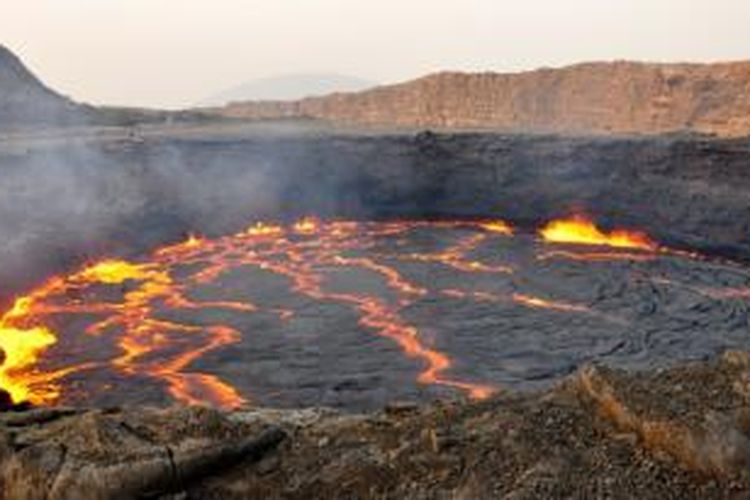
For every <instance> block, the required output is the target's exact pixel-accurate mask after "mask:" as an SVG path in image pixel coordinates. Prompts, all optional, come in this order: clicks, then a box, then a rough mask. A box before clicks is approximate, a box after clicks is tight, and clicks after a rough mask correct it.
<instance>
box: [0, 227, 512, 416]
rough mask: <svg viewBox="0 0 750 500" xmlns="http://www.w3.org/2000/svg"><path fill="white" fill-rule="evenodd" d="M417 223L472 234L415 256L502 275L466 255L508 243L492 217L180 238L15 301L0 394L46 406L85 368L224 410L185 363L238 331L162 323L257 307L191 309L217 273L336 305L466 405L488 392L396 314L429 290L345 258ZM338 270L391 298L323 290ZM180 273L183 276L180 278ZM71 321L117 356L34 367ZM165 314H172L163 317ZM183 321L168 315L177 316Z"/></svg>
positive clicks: (222, 399)
mask: <svg viewBox="0 0 750 500" xmlns="http://www.w3.org/2000/svg"><path fill="white" fill-rule="evenodd" d="M417 227H427V228H430V229H434V228H443V227H445V228H455V227H468V228H470V229H472V230H474V231H478V230H479V231H483V232H484V233H480V234H477V233H474V234H472V235H470V236H468V237H466V238H464V239H463V240H461V241H459V242H458V244H457V245H455V246H454V247H451V248H448V249H447V250H445V251H443V252H440V253H438V254H435V255H427V256H421V257H417V260H422V258H423V259H424V260H426V261H430V262H440V263H443V264H445V265H448V266H450V267H453V268H455V269H458V270H461V271H465V272H508V269H507V268H505V267H502V266H495V267H493V266H488V265H485V264H483V263H481V262H476V261H471V260H468V259H466V258H465V255H466V254H467V253H468V252H469V251H470V250H472V249H473V248H475V247H476V246H477V245H478V244H479V243H481V242H482V241H484V240H485V239H486V238H487V237H488V236H487V235H488V234H493V233H494V234H501V235H510V234H512V230H511V228H510V226H508V225H507V224H505V223H504V222H502V221H486V222H481V223H466V222H458V223H453V222H437V223H429V222H390V223H372V224H358V223H353V222H322V221H319V220H317V219H313V218H308V219H303V220H301V221H300V222H297V223H296V224H293V225H292V226H290V227H288V228H287V227H284V226H280V225H274V224H264V223H258V224H255V225H252V226H250V227H248V228H247V229H246V230H244V231H242V232H240V233H238V234H235V235H232V236H227V237H224V238H219V239H215V240H208V239H204V238H200V237H197V236H190V237H189V238H188V239H187V240H186V241H184V242H181V243H178V244H175V245H171V246H167V247H164V248H161V249H158V250H157V251H155V252H154V254H153V255H152V256H151V258H150V259H147V260H145V261H144V262H140V263H132V262H126V261H122V260H103V261H101V262H98V263H94V264H92V265H89V266H86V267H85V268H83V269H82V270H80V271H78V272H76V273H72V274H69V275H67V276H60V277H55V278H53V279H51V280H49V281H48V282H47V283H46V284H45V285H43V286H41V287H39V288H38V289H37V290H35V291H33V292H32V293H30V294H29V295H27V296H25V297H20V298H18V299H17V300H16V301H15V303H14V305H13V307H12V308H11V309H10V310H9V311H8V312H7V313H6V314H5V315H4V316H3V317H2V318H1V319H0V348H2V349H3V351H4V352H5V353H6V357H5V360H4V362H3V363H2V365H0V386H1V387H3V388H5V389H6V390H7V391H8V392H9V393H10V394H11V397H12V398H13V400H14V401H16V402H20V401H24V400H28V401H31V402H32V403H35V404H51V403H54V402H55V401H56V400H57V399H58V398H59V396H60V393H61V391H62V386H61V385H60V384H58V382H59V379H61V378H62V377H64V376H65V375H67V374H70V373H73V372H76V371H82V370H87V369H91V368H94V367H96V368H108V369H112V370H115V371H116V372H119V373H121V374H123V375H125V376H132V377H151V378H153V379H155V380H157V381H160V382H161V383H163V384H164V386H165V389H166V391H167V392H168V393H169V394H170V395H171V396H172V397H173V398H175V399H176V400H179V401H181V402H184V403H187V404H196V403H207V404H211V405H214V406H218V407H224V408H231V407H236V406H238V405H240V404H242V403H243V402H244V401H245V399H244V397H243V396H242V395H241V394H240V393H239V392H238V391H237V389H236V388H234V387H233V386H232V385H230V384H228V383H226V382H224V381H222V380H221V379H219V378H218V377H217V376H215V375H212V374H208V373H198V372H193V371H191V365H192V364H193V363H194V362H195V361H196V360H198V359H200V358H201V357H202V356H203V355H205V354H206V353H208V352H210V351H213V350H216V349H220V348H222V347H225V346H228V345H231V344H233V343H236V342H238V341H239V340H240V339H241V338H242V334H241V333H240V332H239V331H237V330H236V329H234V328H232V327H230V326H228V325H225V324H209V325H203V324H191V323H186V322H184V321H183V320H180V321H176V320H173V319H166V317H165V316H164V313H165V312H169V311H179V310H205V309H222V310H227V311H232V312H235V313H241V314H251V313H254V312H256V311H258V309H259V308H258V307H257V306H256V305H255V304H252V303H249V302H247V301H243V300H240V301H233V300H219V301H196V300H194V299H192V298H191V297H190V296H189V294H190V292H191V291H192V290H193V289H194V288H196V287H200V286H203V285H206V284H210V283H213V282H216V281H217V280H218V279H219V278H220V277H221V276H222V275H223V274H224V273H226V272H229V271H232V270H234V269H239V268H243V267H255V268H257V269H260V270H264V271H267V272H270V273H272V274H277V275H280V276H284V277H285V278H287V279H288V280H289V281H290V282H291V291H294V292H297V293H299V294H302V295H304V296H307V297H309V298H310V299H313V300H316V301H331V302H339V303H342V304H345V305H348V306H350V307H352V308H353V309H355V310H356V311H357V312H358V313H359V316H360V319H359V323H360V325H361V326H362V327H364V328H366V329H368V330H372V331H374V332H375V333H377V334H379V335H381V336H383V337H385V338H388V339H391V340H393V341H394V342H395V343H396V344H397V345H398V346H399V347H400V348H401V350H402V351H403V353H404V354H405V355H406V356H408V357H410V358H414V359H417V360H419V361H421V363H423V364H424V368H423V370H422V371H421V372H420V374H419V375H418V381H419V382H420V383H423V384H438V385H444V386H448V387H453V388H456V389H459V390H461V391H464V392H466V393H467V394H468V395H469V396H471V397H474V398H483V397H487V396H488V395H489V394H490V393H491V392H492V391H493V389H492V387H490V386H488V385H485V384H476V383H470V382H465V381H461V380H457V379H454V378H452V377H450V376H448V375H447V373H446V372H447V371H448V370H449V369H450V368H451V367H452V366H453V361H452V360H451V359H450V357H449V356H448V355H447V354H445V353H442V352H440V351H438V350H436V349H434V348H432V347H429V346H427V345H426V344H425V343H424V341H423V340H422V339H421V338H420V332H419V330H418V329H417V327H415V326H414V325H411V324H409V323H408V322H406V321H405V320H404V318H403V317H402V316H401V314H400V310H401V309H402V308H403V307H405V306H407V305H409V304H410V303H412V302H413V301H414V300H416V299H418V298H419V297H422V296H424V295H426V294H428V293H429V290H428V289H426V288H424V287H422V286H418V285H416V284H414V283H411V282H410V281H409V280H407V279H405V278H404V277H403V276H402V275H401V274H400V273H399V271H397V270H396V269H395V268H393V267H391V266H389V265H386V264H384V263H381V262H378V261H376V260H374V259H372V258H369V257H364V256H351V255H347V252H351V251H357V250H363V249H366V248H368V247H370V246H372V245H373V244H374V242H375V241H376V240H377V239H378V238H383V237H389V236H393V235H397V234H401V233H405V232H408V231H410V230H412V229H415V228H417ZM335 267H340V268H344V267H348V268H352V269H355V270H357V271H358V272H366V273H370V274H372V275H375V276H379V277H380V279H381V280H382V281H383V282H384V284H385V285H386V286H387V287H388V288H389V289H390V290H391V291H392V292H393V294H394V296H395V299H394V300H393V301H389V300H386V299H384V298H380V297H377V296H373V295H369V294H360V293H342V292H332V291H328V290H326V287H325V281H326V273H327V271H326V270H330V269H332V268H335ZM188 269H190V270H191V271H190V272H189V273H187V274H186V273H185V271H186V270H188ZM267 311H269V312H272V313H273V314H275V315H277V316H278V318H279V320H280V321H289V320H291V319H292V318H293V317H294V311H292V310H288V309H284V308H282V307H276V306H274V307H270V308H267ZM76 315H77V316H81V317H82V318H84V319H86V321H87V322H88V325H87V326H86V327H85V332H86V333H87V334H88V335H90V336H91V339H94V338H99V339H111V340H112V341H113V345H114V346H116V347H117V348H119V353H116V355H115V356H113V357H111V358H109V359H103V360H99V361H96V362H88V361H87V362H78V363H76V362H73V361H68V360H60V359H58V358H56V357H55V356H51V361H53V363H52V365H55V364H56V363H64V362H68V365H67V366H64V367H63V368H59V369H48V370H47V371H45V370H44V369H42V366H43V365H46V363H41V361H46V359H44V354H45V352H46V351H47V350H49V349H51V348H52V347H53V346H54V345H56V344H57V343H58V342H59V340H60V337H61V335H63V333H61V332H57V331H55V328H53V327H52V326H51V325H57V322H56V321H52V320H53V318H54V317H56V316H65V317H66V318H67V317H71V316H76ZM171 316H174V315H170V317H171ZM181 316H183V315H178V317H181Z"/></svg>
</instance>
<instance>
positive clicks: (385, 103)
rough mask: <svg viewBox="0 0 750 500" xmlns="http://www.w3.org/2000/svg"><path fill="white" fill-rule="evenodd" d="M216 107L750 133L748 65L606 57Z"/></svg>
mask: <svg viewBox="0 0 750 500" xmlns="http://www.w3.org/2000/svg"><path fill="white" fill-rule="evenodd" d="M214 112H216V113H218V114H220V115H222V116H227V117H239V118H254V119H273V118H315V119H322V120H329V121H334V122H341V123H351V124H358V125H380V126H392V127H393V126H395V127H435V128H439V127H446V128H488V129H494V130H503V131H519V132H523V131H542V132H564V133H602V134H609V133H622V134H630V133H644V134H651V133H665V132H674V131H695V132H701V133H712V134H718V135H722V136H739V135H750V62H735V63H717V64H652V63H638V62H611V63H585V64H578V65H574V66H569V67H565V68H560V69H539V70H535V71H529V72H524V73H514V74H502V73H437V74H433V75H429V76H425V77H423V78H419V79H417V80H413V81H409V82H406V83H401V84H396V85H389V86H382V87H377V88H374V89H371V90H366V91H362V92H352V93H343V94H342V93H338V94H332V95H329V96H324V97H311V98H305V99H300V100H296V101H287V102H279V101H265V102H247V103H234V104H230V105H228V106H226V107H223V108H221V109H217V110H214Z"/></svg>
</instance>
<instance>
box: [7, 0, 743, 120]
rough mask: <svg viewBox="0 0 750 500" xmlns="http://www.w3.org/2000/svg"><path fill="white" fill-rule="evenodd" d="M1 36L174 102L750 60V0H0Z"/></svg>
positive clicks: (46, 75)
mask: <svg viewBox="0 0 750 500" xmlns="http://www.w3.org/2000/svg"><path fill="white" fill-rule="evenodd" d="M0 43H2V44H5V45H7V46H8V47H9V48H10V49H11V50H13V51H15V52H16V53H17V54H19V55H20V56H21V57H22V58H23V59H24V61H25V62H26V63H27V64H28V65H29V66H30V67H31V68H32V70H33V71H34V72H36V73H37V75H38V76H40V77H41V78H42V79H43V80H44V81H45V82H46V83H48V84H49V85H50V86H52V87H53V88H55V89H57V90H58V91H60V92H62V93H64V94H66V95H69V96H71V97H73V98H75V99H78V100H81V101H86V102H90V103H97V104H99V103H106V104H124V105H143V106H154V107H179V106H185V105H190V104H193V103H195V102H196V101H199V100H201V99H202V98H204V97H206V96H208V95H211V94H213V93H215V92H217V91H221V90H224V89H225V88H227V87H232V86H235V85H238V84H241V83H243V82H246V81H248V80H253V79H255V78H262V77H267V76H274V75H280V74H281V75H283V74H289V73H307V72H314V73H319V72H336V73H343V74H349V75H353V76H358V77H361V78H365V79H369V80H374V81H379V82H395V81H401V80H405V79H409V78H413V77H416V76H420V75H423V74H425V73H429V72H433V71H438V70H449V69H452V70H467V71H477V70H481V71H484V70H490V71H517V70H522V69H532V68H536V67H539V66H561V65H565V64H569V63H574V62H580V61H588V60H612V59H637V60H649V61H716V60H736V59H750V0H0Z"/></svg>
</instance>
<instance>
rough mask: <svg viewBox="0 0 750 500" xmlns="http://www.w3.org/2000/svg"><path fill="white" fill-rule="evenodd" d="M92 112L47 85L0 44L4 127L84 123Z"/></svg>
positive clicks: (0, 110)
mask: <svg viewBox="0 0 750 500" xmlns="http://www.w3.org/2000/svg"><path fill="white" fill-rule="evenodd" d="M91 112H92V109H91V108H89V107H88V106H83V105H80V104H77V103H75V102H73V101H72V100H70V99H68V98H67V97H64V96H62V95H60V94H58V93H57V92H55V91H53V90H51V89H50V88H48V87H47V86H45V85H44V84H43V83H42V82H41V81H40V80H39V79H38V78H37V77H36V76H34V75H33V74H32V73H31V71H29V70H28V69H27V68H26V66H25V65H24V64H23V63H22V62H21V60H20V59H19V58H18V57H16V55H15V54H13V53H12V52H11V51H10V50H8V49H7V48H6V47H4V46H2V45H0V128H5V127H11V126H23V125H42V124H44V125H69V124H76V123H84V122H85V121H86V119H87V117H88V115H89V114H90V113H91Z"/></svg>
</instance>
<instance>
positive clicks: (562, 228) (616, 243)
mask: <svg viewBox="0 0 750 500" xmlns="http://www.w3.org/2000/svg"><path fill="white" fill-rule="evenodd" d="M539 234H540V235H541V236H542V238H543V239H544V241H546V242H549V243H575V244H579V245H601V246H610V247H617V248H638V249H642V250H655V249H656V248H657V245H656V244H655V243H654V242H653V241H652V240H651V238H649V237H648V236H647V235H646V234H645V233H641V232H638V231H628V230H622V229H616V230H613V231H610V232H608V233H607V232H604V231H602V230H601V229H599V228H598V227H596V225H595V224H594V223H593V222H592V221H590V220H589V219H587V218H585V217H582V216H574V217H571V218H568V219H558V220H553V221H552V222H550V223H548V224H547V225H546V226H544V227H543V228H542V229H540V230H539Z"/></svg>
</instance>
